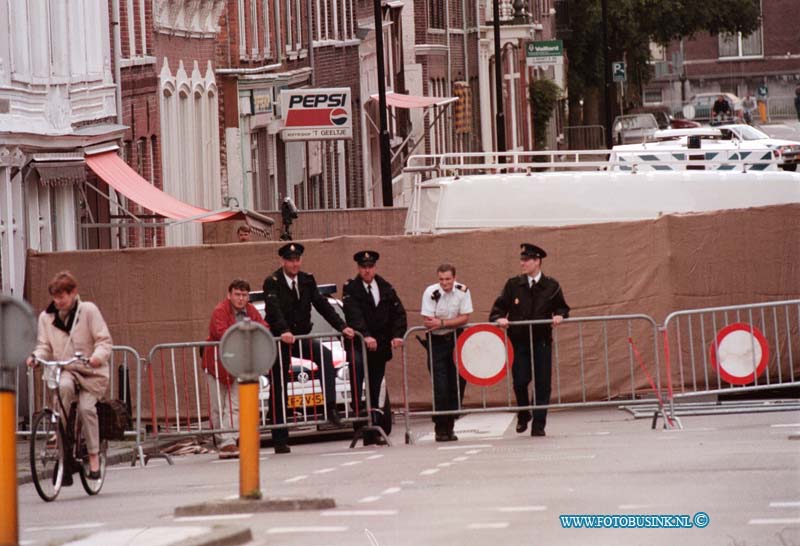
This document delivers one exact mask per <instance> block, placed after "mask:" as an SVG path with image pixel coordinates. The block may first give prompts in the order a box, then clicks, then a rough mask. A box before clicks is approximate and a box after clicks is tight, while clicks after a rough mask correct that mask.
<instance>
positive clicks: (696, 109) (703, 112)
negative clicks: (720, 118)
mask: <svg viewBox="0 0 800 546" xmlns="http://www.w3.org/2000/svg"><path fill="white" fill-rule="evenodd" d="M720 95H722V96H723V97H725V100H727V101H728V104H729V105H730V107H731V112H732V113H733V119H732V120H731V121H737V122H738V121H742V120H743V119H744V107H743V106H742V99H740V98H739V97H737V96H736V95H734V94H733V93H698V94H696V95H694V96H693V97H692V98H691V99H689V102H687V103H686V104H683V105H681V106H680V107H679V108H678V109H677V110H675V111H674V112H673V113H672V116H673V117H674V118H676V119H686V118H689V119H692V120H694V121H711V109H712V108H713V107H714V102H715V101H716V100H717V97H719V96H720ZM687 106H691V108H690V109H687V108H686V107H687ZM687 110H688V112H691V113H692V115H689V116H687V115H685V114H684V112H685V111H687Z"/></svg>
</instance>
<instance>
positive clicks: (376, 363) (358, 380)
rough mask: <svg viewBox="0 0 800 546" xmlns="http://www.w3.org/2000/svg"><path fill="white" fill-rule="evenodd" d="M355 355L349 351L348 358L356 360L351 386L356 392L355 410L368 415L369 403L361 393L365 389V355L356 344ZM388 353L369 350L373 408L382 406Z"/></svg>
mask: <svg viewBox="0 0 800 546" xmlns="http://www.w3.org/2000/svg"><path fill="white" fill-rule="evenodd" d="M354 352H355V356H352V357H351V356H350V355H351V354H352V352H351V351H348V360H349V361H350V362H354V363H355V365H354V366H353V367H352V368H351V369H350V371H351V372H352V371H355V373H354V374H351V382H350V386H351V388H352V392H353V393H355V398H353V412H355V413H357V414H358V415H366V411H367V405H366V403H365V402H362V401H361V394H362V392H363V390H364V363H363V360H364V357H363V355H362V353H361V350H360V349H359V348H358V344H356V350H355V351H354ZM388 361H389V359H388V358H386V354H385V353H384V352H382V351H367V372H368V373H369V404H370V407H371V408H372V409H379V408H380V397H381V382H382V381H383V377H384V375H385V374H386V362H388Z"/></svg>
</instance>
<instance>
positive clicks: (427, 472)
mask: <svg viewBox="0 0 800 546" xmlns="http://www.w3.org/2000/svg"><path fill="white" fill-rule="evenodd" d="M437 472H439V469H438V468H429V469H427V470H423V471H422V472H420V473H419V475H420V476H431V475H433V474H436V473H437Z"/></svg>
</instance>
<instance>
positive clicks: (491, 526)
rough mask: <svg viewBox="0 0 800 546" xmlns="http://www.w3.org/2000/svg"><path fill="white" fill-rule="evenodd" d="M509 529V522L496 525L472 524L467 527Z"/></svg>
mask: <svg viewBox="0 0 800 546" xmlns="http://www.w3.org/2000/svg"><path fill="white" fill-rule="evenodd" d="M506 527H508V522H507V521H498V522H494V523H470V524H469V525H467V529H475V530H480V529H505V528H506Z"/></svg>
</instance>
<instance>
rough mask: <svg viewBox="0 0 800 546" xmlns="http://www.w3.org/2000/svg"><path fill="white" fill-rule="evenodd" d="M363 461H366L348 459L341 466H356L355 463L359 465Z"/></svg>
mask: <svg viewBox="0 0 800 546" xmlns="http://www.w3.org/2000/svg"><path fill="white" fill-rule="evenodd" d="M363 462H364V461H348V462H346V463H342V464H340V465H339V466H354V465H357V464H361V463H363Z"/></svg>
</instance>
